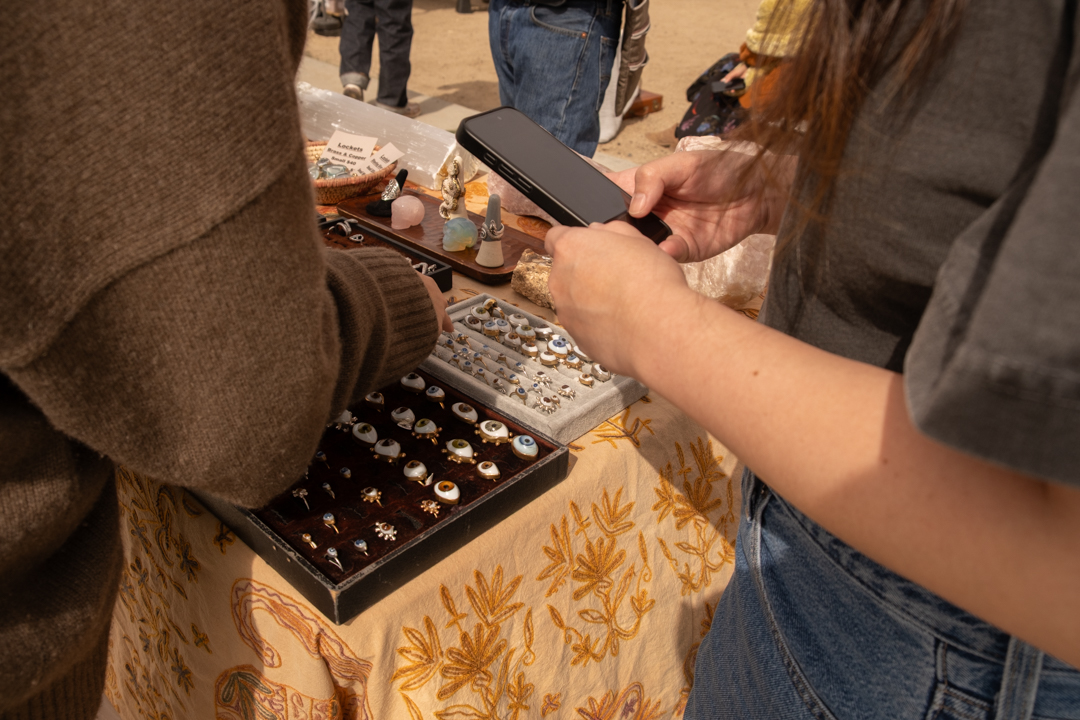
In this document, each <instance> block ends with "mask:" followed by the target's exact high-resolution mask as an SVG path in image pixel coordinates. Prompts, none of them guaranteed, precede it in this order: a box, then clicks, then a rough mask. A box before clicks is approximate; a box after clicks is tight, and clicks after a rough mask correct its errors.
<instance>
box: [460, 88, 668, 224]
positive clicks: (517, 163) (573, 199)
mask: <svg viewBox="0 0 1080 720" xmlns="http://www.w3.org/2000/svg"><path fill="white" fill-rule="evenodd" d="M457 141H458V143H460V144H461V146H462V147H463V148H465V149H466V150H468V151H469V152H471V153H472V154H473V155H475V156H476V157H478V158H480V160H481V161H482V162H483V163H485V164H486V165H487V166H488V167H490V168H491V169H492V170H494V171H495V172H496V173H498V174H499V175H500V176H502V177H503V178H505V179H506V181H507V182H509V183H510V184H511V185H513V186H514V187H515V188H517V190H518V191H519V192H521V194H522V195H524V196H525V197H527V198H528V199H529V200H531V201H532V202H534V203H536V205H537V206H538V207H539V208H540V209H542V210H544V211H545V212H547V213H548V214H549V215H551V216H552V217H553V218H555V219H556V220H557V221H559V222H560V223H562V224H563V225H577V226H582V227H584V226H587V225H589V224H590V223H594V222H597V223H607V222H611V221H612V220H622V221H624V222H627V223H629V224H630V225H632V226H633V227H635V228H637V230H638V231H639V232H640V233H642V234H643V235H645V236H646V237H648V238H650V239H651V240H652V241H653V242H656V243H659V242H661V241H662V240H664V238H666V237H668V236H669V235H671V229H670V228H669V227H668V226H667V225H666V224H665V223H664V221H663V220H661V219H660V218H659V217H657V216H656V215H654V214H652V213H649V214H648V215H646V216H645V217H641V218H635V217H632V216H631V215H630V213H629V207H630V196H629V195H628V194H626V193H625V192H624V191H623V190H622V189H621V188H620V187H619V186H618V185H616V184H615V183H613V182H612V181H611V180H609V179H608V178H607V177H605V176H604V174H603V173H601V172H600V171H599V170H597V169H596V168H594V167H593V166H592V165H590V164H589V163H588V162H586V161H585V160H584V159H583V158H582V157H580V156H579V155H578V154H577V153H575V152H574V151H573V150H571V149H570V148H568V147H567V146H566V145H564V144H563V143H562V142H560V141H559V140H558V139H557V138H556V137H555V136H554V135H552V134H551V133H549V132H548V131H547V130H545V129H544V128H542V127H540V126H539V125H537V124H536V123H535V122H533V121H532V120H530V119H529V118H528V117H526V116H525V115H524V114H523V113H521V112H520V111H518V110H515V109H514V108H510V107H501V108H498V109H496V110H491V111H489V112H486V113H480V114H479V115H473V116H472V117H467V118H465V119H464V120H462V121H461V124H460V125H458V130H457Z"/></svg>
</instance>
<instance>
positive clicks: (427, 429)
mask: <svg viewBox="0 0 1080 720" xmlns="http://www.w3.org/2000/svg"><path fill="white" fill-rule="evenodd" d="M440 432H442V428H441V427H439V426H438V425H436V424H435V421H434V420H428V419H427V418H420V419H419V420H417V421H416V424H415V425H413V429H412V434H413V437H414V438H417V439H425V440H430V441H431V442H433V443H434V442H437V441H438V439H439V433H440Z"/></svg>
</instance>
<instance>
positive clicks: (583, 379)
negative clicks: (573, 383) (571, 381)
mask: <svg viewBox="0 0 1080 720" xmlns="http://www.w3.org/2000/svg"><path fill="white" fill-rule="evenodd" d="M577 381H578V382H579V383H581V384H582V385H584V386H585V387H592V386H593V383H594V378H593V376H592V375H590V374H589V373H581V374H580V375H578V379H577Z"/></svg>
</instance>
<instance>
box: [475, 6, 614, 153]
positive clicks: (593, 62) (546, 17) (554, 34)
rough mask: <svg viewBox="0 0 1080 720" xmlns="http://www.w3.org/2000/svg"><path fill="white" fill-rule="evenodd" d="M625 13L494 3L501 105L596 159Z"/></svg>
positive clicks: (492, 12)
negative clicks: (606, 93)
mask: <svg viewBox="0 0 1080 720" xmlns="http://www.w3.org/2000/svg"><path fill="white" fill-rule="evenodd" d="M622 9H623V0H567V1H566V3H565V4H563V5H559V6H555V7H552V6H547V5H540V4H536V5H534V4H530V3H526V2H521V1H520V0H492V2H491V4H490V6H489V10H488V12H489V16H490V17H489V21H488V23H489V24H488V31H489V41H490V43H491V54H492V59H493V60H494V62H495V72H496V74H497V75H498V77H499V97H500V99H501V101H502V103H503V104H504V105H510V106H512V107H515V108H517V109H518V110H520V111H521V112H523V113H525V114H526V115H528V116H529V117H530V118H532V119H533V120H534V121H536V122H537V123H539V124H540V125H541V126H543V127H544V128H545V129H546V130H547V131H548V132H550V133H551V134H552V135H554V136H555V137H557V138H559V140H561V141H563V142H564V143H566V144H567V145H569V146H570V147H571V148H573V149H574V150H576V151H577V152H579V153H581V154H582V155H585V156H587V157H592V156H593V154H594V153H595V152H596V145H597V140H598V139H599V137H600V115H599V112H600V104H601V102H602V101H603V98H604V90H605V89H606V88H607V84H608V81H609V80H610V79H611V71H612V66H613V64H614V61H615V51H616V48H617V47H618V43H619V33H620V30H621V25H622Z"/></svg>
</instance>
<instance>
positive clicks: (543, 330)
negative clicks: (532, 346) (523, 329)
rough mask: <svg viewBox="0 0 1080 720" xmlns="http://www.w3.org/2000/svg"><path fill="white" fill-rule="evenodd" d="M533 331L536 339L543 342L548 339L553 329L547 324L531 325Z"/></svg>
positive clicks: (552, 333) (553, 332)
mask: <svg viewBox="0 0 1080 720" xmlns="http://www.w3.org/2000/svg"><path fill="white" fill-rule="evenodd" d="M533 331H534V332H535V333H536V339H537V340H543V341H544V342H547V341H548V340H550V339H551V337H552V336H553V335H554V334H555V331H554V330H552V329H551V327H550V326H548V325H533Z"/></svg>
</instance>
